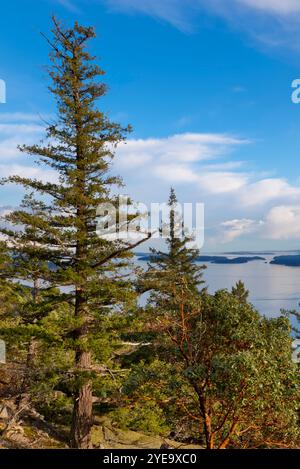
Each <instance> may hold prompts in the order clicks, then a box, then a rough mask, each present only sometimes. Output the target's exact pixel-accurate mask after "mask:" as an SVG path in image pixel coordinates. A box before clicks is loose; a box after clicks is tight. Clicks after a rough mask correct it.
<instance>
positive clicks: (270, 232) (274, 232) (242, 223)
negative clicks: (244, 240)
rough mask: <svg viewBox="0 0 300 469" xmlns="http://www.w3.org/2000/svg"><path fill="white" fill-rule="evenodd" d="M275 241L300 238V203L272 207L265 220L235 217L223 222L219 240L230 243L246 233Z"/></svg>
mask: <svg viewBox="0 0 300 469" xmlns="http://www.w3.org/2000/svg"><path fill="white" fill-rule="evenodd" d="M253 234H255V236H256V238H257V239H258V238H260V239H269V240H275V241H283V240H293V239H297V240H300V205H278V206H275V207H272V208H271V209H270V210H269V211H268V212H267V214H266V216H265V217H264V219H263V220H252V219H235V220H228V221H225V222H222V223H221V225H220V232H219V236H218V241H219V242H222V243H229V242H231V241H234V240H236V239H237V238H239V237H241V236H245V235H253Z"/></svg>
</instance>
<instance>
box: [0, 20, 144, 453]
mask: <svg viewBox="0 0 300 469" xmlns="http://www.w3.org/2000/svg"><path fill="white" fill-rule="evenodd" d="M53 23H54V27H53V30H52V33H53V37H52V38H50V39H48V38H47V41H48V43H49V45H50V47H51V53H50V59H51V63H52V66H51V67H50V69H49V74H50V77H51V80H52V85H51V86H50V88H49V89H50V91H51V93H52V94H53V95H54V97H55V99H56V103H57V119H56V121H55V122H54V123H52V124H50V125H49V126H48V128H47V141H46V142H44V143H42V144H40V145H31V146H28V145H26V146H23V147H21V150H22V152H23V153H25V154H27V155H29V156H30V157H32V156H33V157H36V159H37V162H38V163H39V164H42V165H45V166H47V167H50V169H51V170H54V171H55V172H56V175H57V177H56V178H54V179H53V180H52V181H49V182H44V181H42V180H38V179H31V178H27V177H23V176H22V175H16V176H12V177H9V178H8V179H7V180H6V182H10V183H14V184H20V185H22V186H23V187H24V188H26V189H28V190H30V191H33V192H34V193H35V197H36V199H37V200H36V202H34V201H33V200H31V205H32V204H36V208H38V210H35V211H34V212H33V211H32V210H28V207H27V208H26V207H23V208H21V209H20V210H18V211H16V212H14V213H13V214H12V215H11V216H10V221H11V222H13V223H14V225H21V226H27V229H26V230H25V231H24V230H23V235H20V232H19V231H18V229H16V230H15V232H13V231H12V232H11V233H9V234H10V237H11V238H12V240H13V239H14V237H16V238H18V243H17V245H19V248H18V246H16V249H17V250H19V254H22V252H23V253H24V246H25V245H26V246H27V248H26V256H27V258H28V262H32V260H33V259H35V258H36V254H37V252H38V257H39V264H38V273H37V275H36V277H35V279H33V278H31V279H30V280H31V281H32V282H33V287H34V290H35V281H38V282H39V283H40V284H43V282H48V285H49V286H51V287H59V290H58V292H57V293H56V298H55V301H56V303H57V305H58V306H57V307H58V310H59V305H60V304H62V303H64V304H65V303H66V302H67V303H68V305H69V307H70V308H71V311H72V318H71V319H70V324H69V331H68V334H66V333H65V332H66V330H65V328H63V329H64V330H63V331H62V340H66V347H68V348H69V349H70V348H71V350H72V351H73V354H74V360H75V371H74V376H75V378H76V379H75V385H74V389H73V398H74V410H73V418H72V426H71V435H70V444H71V446H72V447H73V448H89V447H91V427H92V422H93V421H92V402H93V399H92V392H93V389H92V386H93V385H92V376H93V374H92V369H93V364H92V360H93V352H94V351H95V350H96V352H95V353H96V354H98V356H99V355H101V352H102V351H101V350H99V348H100V347H101V344H102V346H103V344H104V343H105V340H104V339H105V334H106V331H107V329H109V326H108V323H109V320H110V317H111V316H112V314H113V313H116V312H118V311H120V309H121V308H122V305H123V304H124V302H129V303H130V304H132V302H133V301H134V293H133V290H132V288H131V282H130V281H129V280H128V273H127V274H126V275H125V274H124V275H122V272H124V267H126V266H127V263H128V259H129V258H130V256H131V253H130V249H131V248H132V247H133V246H132V245H131V244H130V243H129V242H125V241H123V240H120V239H117V238H114V239H113V238H110V239H108V238H105V237H100V236H98V234H97V223H96V221H97V220H96V218H97V207H98V206H99V204H108V203H109V204H113V205H114V206H116V207H117V199H116V197H115V196H114V195H113V194H112V191H113V187H116V186H118V185H120V184H121V181H120V179H119V178H118V177H114V176H112V174H111V172H110V168H111V162H112V159H113V157H114V148H115V147H116V145H117V144H118V143H119V142H121V141H122V140H123V139H124V137H125V135H126V133H127V131H129V130H130V129H129V128H122V127H121V126H120V125H118V124H115V123H113V122H111V121H110V120H109V118H108V117H107V116H106V115H105V114H104V113H103V112H102V111H100V110H98V108H97V106H96V105H97V102H98V101H99V99H101V98H102V97H103V96H104V95H105V94H106V86H105V85H104V84H103V83H102V82H101V80H100V77H101V76H102V75H103V74H104V72H103V70H102V69H101V68H100V67H99V66H97V65H96V64H95V63H94V57H92V56H91V55H90V53H89V52H88V50H87V43H88V41H89V40H90V39H92V38H94V37H95V32H94V29H93V28H91V27H83V26H80V25H79V24H78V23H75V25H74V27H73V28H70V29H69V28H65V27H62V26H61V25H60V24H59V22H58V21H57V20H56V19H55V18H53ZM117 210H118V209H117ZM117 213H118V212H117ZM118 220H119V217H118V216H117V220H116V228H117V229H118V228H119V229H120V231H121V227H120V226H119V223H118ZM33 226H34V227H35V229H28V228H29V227H33ZM122 228H124V227H123V226H122ZM22 236H23V237H24V239H23V243H22V240H21V242H20V237H22ZM140 242H141V241H139V242H137V243H135V244H136V245H137V244H139V243H140ZM29 246H31V247H32V249H31V250H30V249H29ZM30 259H31V260H30ZM45 263H46V264H47V265H48V266H51V272H50V274H49V269H45V268H44V266H45ZM117 273H118V274H117ZM67 317H68V316H67ZM56 332H57V331H56ZM63 332H64V333H65V335H63ZM103 354H104V353H103Z"/></svg>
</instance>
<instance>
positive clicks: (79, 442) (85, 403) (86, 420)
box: [71, 351, 93, 449]
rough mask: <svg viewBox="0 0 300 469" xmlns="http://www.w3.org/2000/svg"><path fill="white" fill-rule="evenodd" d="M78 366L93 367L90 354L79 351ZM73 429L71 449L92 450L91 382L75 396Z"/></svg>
mask: <svg viewBox="0 0 300 469" xmlns="http://www.w3.org/2000/svg"><path fill="white" fill-rule="evenodd" d="M76 363H77V366H78V367H80V368H81V369H89V368H90V366H91V354H90V352H83V351H78V353H77V356H76ZM74 397H75V402H74V409H73V418H72V427H71V448H80V449H90V448H91V447H92V445H91V427H92V407H93V401H92V397H93V396H92V385H91V382H89V381H88V382H87V383H84V384H83V385H81V386H80V388H79V389H78V391H77V392H76V394H75V396H74Z"/></svg>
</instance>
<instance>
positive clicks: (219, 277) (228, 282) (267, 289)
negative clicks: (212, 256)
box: [140, 253, 300, 317]
mask: <svg viewBox="0 0 300 469" xmlns="http://www.w3.org/2000/svg"><path fill="white" fill-rule="evenodd" d="M280 254H282V253H278V254H277V253H275V255H280ZM247 256H248V254H247ZM249 256H250V254H249ZM226 257H237V256H226ZM261 257H264V258H265V259H266V262H267V263H266V262H265V261H252V262H249V263H247V264H231V265H228V264H211V263H207V269H206V271H205V273H204V280H205V281H206V284H207V286H208V290H209V292H211V293H214V292H215V291H216V290H219V289H222V288H227V289H229V290H230V289H231V287H232V286H233V285H234V284H235V283H236V282H237V281H238V280H242V281H243V282H244V283H245V285H246V288H247V289H248V290H249V292H250V296H249V299H250V301H251V303H252V304H253V305H254V306H255V307H256V308H257V309H258V311H260V312H261V313H262V314H264V315H266V316H268V317H274V316H278V315H279V314H280V310H281V309H287V310H293V309H297V310H298V311H300V307H299V303H300V267H286V266H279V265H273V264H270V263H269V262H270V261H271V260H272V259H273V257H274V255H261ZM140 265H143V266H145V265H146V263H145V262H141V263H140Z"/></svg>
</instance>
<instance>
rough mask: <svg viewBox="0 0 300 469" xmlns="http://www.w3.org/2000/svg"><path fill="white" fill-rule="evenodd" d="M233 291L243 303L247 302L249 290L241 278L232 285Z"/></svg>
mask: <svg viewBox="0 0 300 469" xmlns="http://www.w3.org/2000/svg"><path fill="white" fill-rule="evenodd" d="M231 293H232V294H233V295H234V296H236V297H237V298H238V299H239V300H240V302H241V303H247V300H248V297H249V290H247V289H246V287H245V284H244V283H243V282H242V281H241V280H239V281H238V282H237V283H236V284H235V285H234V286H233V287H232V289H231Z"/></svg>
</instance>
